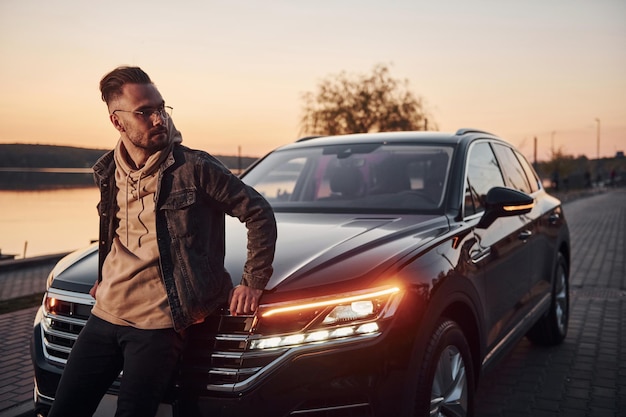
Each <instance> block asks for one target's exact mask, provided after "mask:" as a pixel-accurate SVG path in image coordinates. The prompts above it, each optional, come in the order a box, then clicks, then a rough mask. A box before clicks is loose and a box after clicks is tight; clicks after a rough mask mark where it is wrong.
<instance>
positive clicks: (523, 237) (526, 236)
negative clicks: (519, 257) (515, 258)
mask: <svg viewBox="0 0 626 417" xmlns="http://www.w3.org/2000/svg"><path fill="white" fill-rule="evenodd" d="M532 235H533V232H531V231H530V230H524V231H522V232H520V234H519V235H518V236H517V238H518V239H519V240H523V241H526V240H528V239H530V237H531V236H532Z"/></svg>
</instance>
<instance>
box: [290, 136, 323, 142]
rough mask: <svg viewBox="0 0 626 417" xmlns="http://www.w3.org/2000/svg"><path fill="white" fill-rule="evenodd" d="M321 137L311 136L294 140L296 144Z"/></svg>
mask: <svg viewBox="0 0 626 417" xmlns="http://www.w3.org/2000/svg"><path fill="white" fill-rule="evenodd" d="M322 136H323V135H311V136H304V137H302V138H300V139H298V140H296V142H305V141H307V140H311V139H316V138H321V137H322Z"/></svg>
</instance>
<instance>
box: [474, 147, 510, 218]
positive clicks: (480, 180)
mask: <svg viewBox="0 0 626 417" xmlns="http://www.w3.org/2000/svg"><path fill="white" fill-rule="evenodd" d="M496 186H500V187H503V186H504V180H503V179H502V173H501V172H500V167H499V166H498V161H497V160H496V157H495V155H494V153H493V151H492V149H491V146H489V143H487V142H481V143H477V144H475V145H473V146H472V148H471V150H470V154H469V159H468V165H467V181H466V189H465V216H471V215H472V214H475V213H479V212H481V211H484V209H485V204H484V201H485V196H486V195H487V192H488V191H489V190H490V189H491V188H493V187H496Z"/></svg>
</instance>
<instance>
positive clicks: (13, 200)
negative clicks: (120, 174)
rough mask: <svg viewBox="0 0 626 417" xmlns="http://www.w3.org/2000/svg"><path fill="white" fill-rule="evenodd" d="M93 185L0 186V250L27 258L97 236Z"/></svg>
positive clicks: (79, 245)
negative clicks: (29, 188)
mask: <svg viewBox="0 0 626 417" xmlns="http://www.w3.org/2000/svg"><path fill="white" fill-rule="evenodd" d="M98 200H99V193H98V189H97V188H96V187H87V188H72V189H55V190H38V191H4V190H0V251H2V253H3V254H13V255H18V256H17V258H22V257H23V256H24V254H25V255H26V257H27V258H29V257H33V256H40V255H49V254H56V253H61V252H67V251H72V250H74V249H78V248H82V247H84V246H87V245H88V244H89V243H90V242H91V241H92V240H95V239H98V213H97V211H96V205H97V204H98Z"/></svg>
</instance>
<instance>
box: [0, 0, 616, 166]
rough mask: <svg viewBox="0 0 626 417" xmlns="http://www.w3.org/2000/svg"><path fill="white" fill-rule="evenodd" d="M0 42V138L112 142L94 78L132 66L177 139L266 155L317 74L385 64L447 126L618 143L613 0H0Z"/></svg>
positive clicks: (607, 148) (585, 143) (549, 142)
mask: <svg viewBox="0 0 626 417" xmlns="http://www.w3.org/2000/svg"><path fill="white" fill-rule="evenodd" d="M0 56H1V60H2V65H0V143H33V144H34V143H38V144H56V145H71V146H81V147H88V148H112V147H113V146H114V145H115V143H116V141H117V137H118V136H117V134H116V133H117V132H116V131H115V130H114V128H113V127H112V126H111V125H110V122H109V120H108V117H107V113H106V106H105V105H104V103H103V102H102V101H101V100H100V95H99V91H98V82H99V81H100V78H101V77H102V76H103V75H104V74H105V73H106V72H108V71H109V70H111V69H113V68H114V67H116V66H118V65H138V66H140V67H142V68H143V69H144V70H146V71H147V72H148V73H149V74H150V76H151V77H152V79H153V81H154V82H155V83H156V84H157V86H158V88H159V90H160V91H161V93H162V95H163V96H164V98H165V100H166V102H167V104H169V105H171V106H173V107H174V120H175V122H176V125H177V127H178V128H179V129H180V130H181V131H182V133H183V138H184V143H185V144H187V145H188V146H191V147H195V148H200V149H204V150H207V151H209V152H211V153H214V154H219V155H234V154H236V153H237V152H238V148H239V147H241V152H242V154H243V155H246V156H262V155H263V154H265V153H266V152H268V151H270V150H272V149H274V148H276V147H278V146H280V145H283V144H286V143H289V142H292V141H293V140H294V139H296V138H297V137H298V136H299V134H300V129H299V120H300V117H301V111H302V103H303V102H302V98H301V96H302V94H303V93H305V92H307V91H314V90H315V88H316V86H317V84H318V83H319V82H320V81H321V80H322V79H324V78H326V77H328V76H332V75H334V74H339V73H340V72H342V71H345V72H347V73H353V74H357V73H369V72H371V70H372V68H373V67H374V66H375V65H376V64H387V65H389V66H390V69H391V75H392V76H393V77H395V78H400V79H405V78H406V79H408V80H409V83H410V84H409V85H410V87H411V90H412V91H413V93H414V94H415V95H417V96H419V97H422V98H423V100H424V102H425V104H426V108H427V109H428V111H429V113H430V118H429V119H432V120H433V121H434V122H436V123H437V125H438V127H439V129H440V130H442V131H455V130H457V129H458V128H460V127H475V128H480V129H483V130H487V131H490V132H493V133H496V134H498V135H501V136H502V137H504V138H505V139H507V140H508V141H510V142H511V143H513V144H515V145H517V146H518V147H520V149H521V150H522V152H524V153H525V154H526V155H527V156H529V157H532V155H533V138H534V137H537V138H538V151H537V154H538V159H548V158H549V156H550V149H552V148H553V147H554V149H559V148H560V149H561V150H562V151H563V152H565V153H566V154H571V155H576V156H578V155H581V154H586V155H587V156H588V157H590V158H595V157H596V152H597V150H596V146H597V128H598V126H599V127H600V156H613V155H615V152H616V151H626V1H624V0H594V1H590V0H524V1H497V0H479V1H473V0H451V1H446V0H442V1H429V2H426V1H421V0H401V1H395V0H387V1H373V0H359V1H356V0H333V1H328V0H319V1H307V2H304V1H297V0H263V1H238V0H229V1H212V0H205V1H200V0H193V1H184V0H182V1H173V0H169V1H161V0H152V1H131V0H124V1H119V0H109V1H99V2H91V1H84V0H71V1H70V0H57V1H43V0H41V1H34V0H1V1H0ZM597 120H599V122H598V121H597Z"/></svg>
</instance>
